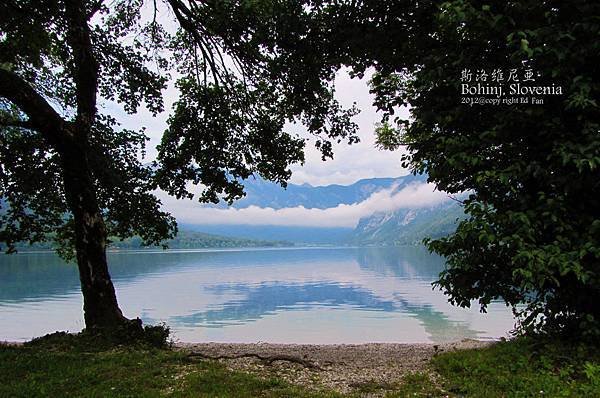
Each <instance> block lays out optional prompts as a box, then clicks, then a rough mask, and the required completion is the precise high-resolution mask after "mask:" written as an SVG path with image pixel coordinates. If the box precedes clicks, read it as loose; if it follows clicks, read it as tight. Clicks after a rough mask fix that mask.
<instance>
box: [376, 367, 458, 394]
mask: <svg viewBox="0 0 600 398" xmlns="http://www.w3.org/2000/svg"><path fill="white" fill-rule="evenodd" d="M385 396H386V398H400V397H447V396H448V394H447V393H446V392H445V391H443V390H441V389H440V388H439V387H437V386H436V385H435V383H434V382H433V381H432V380H431V377H430V376H429V375H428V374H427V373H423V372H416V373H410V374H407V375H406V376H404V377H403V378H402V381H401V383H400V384H399V385H398V386H397V387H396V388H395V389H394V391H393V392H390V393H388V394H386V395H385Z"/></svg>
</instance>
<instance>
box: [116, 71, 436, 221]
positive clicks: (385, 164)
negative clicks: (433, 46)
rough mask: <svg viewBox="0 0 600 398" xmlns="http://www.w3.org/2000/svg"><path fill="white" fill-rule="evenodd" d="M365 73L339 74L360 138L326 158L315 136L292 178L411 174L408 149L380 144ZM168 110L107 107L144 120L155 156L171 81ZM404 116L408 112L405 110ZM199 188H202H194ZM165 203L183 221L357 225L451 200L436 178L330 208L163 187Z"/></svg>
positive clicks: (134, 125)
mask: <svg viewBox="0 0 600 398" xmlns="http://www.w3.org/2000/svg"><path fill="white" fill-rule="evenodd" d="M368 76H369V75H368V74H367V75H366V77H365V78H364V79H357V78H355V79H351V78H350V76H349V75H348V73H347V72H346V71H344V70H342V71H340V72H339V73H338V75H337V78H336V82H335V83H336V97H337V99H338V100H339V101H340V103H341V104H342V105H343V106H344V107H346V108H349V107H351V106H352V104H353V103H354V102H356V106H357V107H358V109H360V110H361V112H360V113H359V114H358V115H357V116H355V118H354V121H355V122H356V123H357V124H358V126H359V136H360V139H361V141H360V143H358V144H353V145H348V144H345V143H341V144H334V158H333V159H331V160H327V161H322V159H321V154H320V152H319V151H318V150H317V149H316V148H315V147H314V141H313V142H312V143H309V144H307V146H306V162H305V164H304V165H303V166H301V165H295V166H293V168H292V171H293V174H292V178H291V181H290V182H292V183H295V184H304V183H309V184H311V185H313V186H319V185H329V184H341V185H350V184H352V183H354V182H356V181H358V180H360V179H364V178H374V177H399V176H403V175H406V174H408V170H405V169H403V168H402V167H401V165H400V157H401V154H402V151H403V149H399V150H397V151H393V152H390V151H381V150H379V149H377V148H376V147H375V134H374V127H375V124H376V123H377V122H378V121H379V120H380V117H379V115H378V114H377V112H376V109H375V108H374V107H373V106H372V103H373V97H372V95H371V94H370V93H369V87H368V84H367V81H368ZM164 98H165V112H163V113H161V114H159V115H157V116H156V117H153V116H152V115H151V114H150V113H149V112H148V111H147V110H144V109H141V110H140V111H139V112H138V113H137V114H136V115H133V116H131V115H127V114H125V113H124V112H123V111H122V110H121V109H120V108H119V107H118V106H117V105H115V104H108V105H106V109H105V111H108V112H109V113H110V114H112V115H113V116H116V117H117V119H118V120H120V121H121V122H122V127H124V128H131V129H139V128H140V127H141V126H145V127H146V129H147V131H146V133H147V135H148V136H149V138H150V141H149V143H148V147H147V157H146V159H144V161H151V160H153V159H154V157H155V156H156V150H155V147H156V145H157V144H158V143H159V142H160V137H161V136H162V134H163V131H164V130H165V128H166V120H167V117H168V114H169V111H170V109H171V106H172V104H173V102H174V101H175V100H176V98H177V92H176V90H175V89H174V88H173V87H172V86H170V87H169V88H168V89H167V91H166V92H165V97H164ZM402 116H407V115H406V114H404V115H402ZM287 128H289V129H291V131H292V132H296V133H298V134H300V135H302V136H305V137H306V136H307V135H306V133H305V130H304V128H303V127H302V126H299V125H290V126H287ZM194 191H197V190H196V189H194ZM157 195H158V197H159V198H160V199H161V201H162V203H163V209H165V210H167V211H169V212H170V213H172V214H173V215H174V216H175V217H176V218H177V220H178V221H179V222H183V223H188V224H231V223H235V224H245V225H265V224H268V225H281V226H284V225H285V226H315V227H350V228H352V227H355V226H356V225H357V223H358V221H359V220H360V218H362V217H366V216H369V215H371V214H373V213H375V212H382V211H386V212H389V211H394V210H397V209H400V208H409V207H410V208H418V207H423V206H432V205H435V204H438V203H441V202H442V201H445V200H448V196H447V195H446V194H445V193H444V192H440V191H436V190H435V187H434V186H433V185H432V184H425V183H422V184H417V185H412V186H408V187H406V188H404V189H402V190H400V191H396V190H395V188H392V189H390V190H383V191H380V192H376V193H374V194H373V195H372V196H370V197H369V198H367V199H366V200H365V201H363V202H360V203H355V204H351V205H338V206H336V207H331V208H328V209H307V208H304V207H302V206H299V207H294V208H284V209H278V210H275V209H271V208H258V207H255V206H252V207H249V208H246V209H234V208H229V209H215V208H206V207H203V206H202V205H201V204H199V203H198V202H196V201H190V200H177V199H175V198H173V197H169V196H168V195H166V194H165V193H164V192H158V193H157Z"/></svg>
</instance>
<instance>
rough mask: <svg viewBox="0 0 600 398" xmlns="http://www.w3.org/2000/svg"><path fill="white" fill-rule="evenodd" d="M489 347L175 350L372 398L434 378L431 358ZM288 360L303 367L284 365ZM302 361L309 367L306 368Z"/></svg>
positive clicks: (211, 346) (469, 343) (204, 346)
mask: <svg viewBox="0 0 600 398" xmlns="http://www.w3.org/2000/svg"><path fill="white" fill-rule="evenodd" d="M489 344H491V342H489V341H478V340H471V339H465V340H462V341H458V342H453V343H445V344H439V345H435V344H394V343H370V344H358V345H355V344H334V345H309V344H302V345H300V344H269V343H256V344H228V343H201V344H196V343H178V344H177V347H176V348H177V349H180V350H184V351H187V352H194V353H199V354H200V356H202V357H212V358H218V357H229V358H221V359H217V360H218V361H220V362H222V363H224V364H225V365H226V366H227V367H228V368H230V369H233V370H242V371H246V372H250V373H253V374H257V375H259V376H263V377H269V376H277V377H279V378H282V379H284V380H287V381H288V382H290V383H293V384H298V385H301V386H304V387H308V388H312V389H322V388H326V389H332V390H335V391H338V392H341V393H349V392H354V391H357V390H360V388H361V386H365V385H376V386H378V387H379V388H377V389H376V390H377V392H375V393H373V394H372V395H369V396H378V395H379V394H383V393H385V389H386V386H394V385H397V384H398V383H399V382H400V381H401V380H402V378H403V376H405V375H406V374H409V373H414V372H426V373H428V374H430V376H431V378H432V380H434V381H435V380H436V378H437V375H435V373H434V372H433V371H432V370H431V369H430V368H429V366H428V363H429V360H430V359H431V358H432V357H433V356H434V355H435V354H437V353H440V352H444V351H452V350H459V349H470V348H480V347H484V346H486V345H489ZM231 357H240V358H231ZM288 357H290V358H292V359H294V358H297V359H299V361H298V362H304V363H296V362H293V361H289V360H286V358H288ZM261 358H262V359H261ZM273 358H283V359H275V360H272V359H273ZM307 362H308V363H310V364H314V365H315V366H306V363H307Z"/></svg>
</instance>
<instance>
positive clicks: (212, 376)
mask: <svg viewBox="0 0 600 398" xmlns="http://www.w3.org/2000/svg"><path fill="white" fill-rule="evenodd" d="M66 396H69V397H159V396H172V397H223V398H226V397H323V398H325V397H336V396H338V395H336V394H334V393H328V392H318V391H307V390H304V389H301V388H299V387H295V386H292V385H289V384H287V383H285V382H283V381H281V380H278V379H273V378H266V379H263V378H258V377H256V376H252V375H249V374H246V373H242V372H234V371H230V370H227V369H226V368H225V367H224V366H222V365H220V364H219V363H217V362H212V361H210V362H209V361H202V362H198V361H193V360H190V359H188V358H186V356H185V355H183V354H181V353H178V352H174V351H170V350H160V349H143V348H140V347H137V348H135V349H128V348H113V349H111V350H107V351H91V352H86V351H82V350H80V349H77V348H72V349H65V348H64V347H61V348H53V347H38V346H28V347H8V346H2V347H0V397H66Z"/></svg>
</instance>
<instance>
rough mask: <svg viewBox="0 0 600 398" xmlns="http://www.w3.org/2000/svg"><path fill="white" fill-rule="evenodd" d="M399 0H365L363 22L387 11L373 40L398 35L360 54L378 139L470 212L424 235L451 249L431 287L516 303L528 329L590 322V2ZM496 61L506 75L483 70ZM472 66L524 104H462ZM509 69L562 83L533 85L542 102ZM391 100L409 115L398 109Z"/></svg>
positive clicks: (596, 56) (577, 328)
mask: <svg viewBox="0 0 600 398" xmlns="http://www.w3.org/2000/svg"><path fill="white" fill-rule="evenodd" d="M407 3H410V2H402V1H398V2H385V6H381V7H384V8H386V9H387V10H386V11H385V12H384V11H383V10H381V9H380V10H377V9H376V8H375V7H377V5H375V4H374V5H373V6H372V7H368V6H365V7H364V8H363V9H365V10H369V11H370V10H372V12H373V14H372V15H371V17H369V16H368V15H367V16H365V19H364V20H365V21H367V24H371V23H372V21H373V20H374V19H375V20H376V21H377V19H376V18H377V15H380V16H381V15H385V18H382V19H380V20H379V22H378V23H377V29H376V31H375V32H374V33H373V37H371V38H370V40H371V41H372V42H377V41H378V38H381V40H382V41H383V43H387V41H388V40H390V39H389V38H390V37H392V38H395V39H397V41H395V43H394V45H393V46H390V47H384V48H379V47H377V48H374V47H373V46H369V48H368V49H367V50H365V51H364V52H363V53H362V57H364V58H361V57H358V59H359V62H358V65H359V66H360V65H362V64H364V62H366V63H367V64H372V65H374V66H375V67H376V70H377V73H376V75H375V76H374V77H373V80H372V90H373V92H374V93H375V95H376V97H377V98H376V103H377V105H378V106H379V107H380V109H382V110H383V111H384V112H385V115H384V120H383V124H382V125H381V127H380V128H379V129H378V133H379V144H380V145H381V146H382V147H385V148H396V147H398V146H399V145H401V144H404V145H406V146H407V148H408V150H409V153H408V154H407V155H406V156H405V157H404V163H405V165H406V166H409V167H411V168H412V169H413V170H414V171H415V172H417V173H422V172H425V173H428V175H429V179H430V180H431V181H433V182H435V183H436V184H437V186H438V188H439V189H442V190H445V191H447V192H449V193H452V194H454V193H460V192H467V193H469V194H470V195H469V197H468V199H467V200H465V202H464V203H465V209H466V211H467V213H468V215H469V218H468V219H467V220H465V221H462V222H461V223H460V225H459V227H458V229H457V231H456V233H455V234H453V235H451V236H449V237H447V238H445V239H440V240H436V241H431V242H429V247H430V248H431V249H433V250H434V251H436V252H438V253H440V254H442V255H444V256H446V257H447V258H448V268H447V269H446V271H444V272H443V273H442V275H441V279H440V280H439V282H438V286H440V287H441V288H443V289H444V290H445V291H446V292H447V294H449V296H450V300H451V301H452V302H453V303H455V304H458V305H461V306H469V305H470V302H471V300H479V303H480V305H481V306H482V308H484V309H485V307H486V306H487V305H488V304H489V303H490V301H491V300H494V299H498V298H502V299H504V300H506V302H507V303H508V304H511V305H518V306H517V308H518V310H519V311H520V312H521V315H523V317H522V318H521V321H522V326H524V327H525V328H526V329H527V330H535V331H546V332H557V331H559V332H562V333H565V332H566V333H576V334H577V335H580V334H581V332H583V333H584V334H586V333H587V334H598V333H600V329H599V327H600V306H598V305H597V303H598V301H600V280H599V278H600V169H599V166H600V125H599V123H600V112H599V108H598V106H599V95H600V81H599V77H600V75H599V74H598V65H599V64H600V40H599V39H600V3H598V2H596V1H584V0H575V1H569V2H561V1H538V0H531V1H527V0H526V1H489V2H479V1H469V0H455V1H449V2H430V1H419V2H416V1H415V2H412V5H411V6H407ZM365 59H366V61H364V60H365ZM497 69H500V70H501V71H504V76H503V77H504V79H505V80H504V82H503V83H498V82H497V80H496V82H494V81H493V80H492V74H493V73H494V72H493V71H494V70H497ZM482 70H483V71H484V72H486V71H487V74H488V80H487V81H486V82H483V81H481V80H478V81H479V82H480V83H482V84H484V85H491V86H497V85H503V86H504V87H505V90H506V94H505V97H506V98H510V97H514V96H517V97H527V98H529V102H528V103H517V104H508V103H502V102H500V103H498V104H493V103H491V102H488V103H485V104H477V103H474V104H469V103H463V101H464V99H465V97H466V98H467V99H468V97H469V95H464V94H463V93H462V84H464V83H465V79H463V78H466V77H467V76H465V75H463V73H465V74H468V73H472V79H473V80H472V81H471V82H470V83H469V84H470V85H473V86H475V85H476V84H477V82H476V76H478V75H479V74H480V71H482ZM511 71H513V72H516V73H517V76H519V77H520V84H521V85H523V86H543V87H552V85H554V86H555V87H558V86H560V87H561V91H562V93H561V94H556V95H537V97H538V98H542V99H543V103H534V102H533V101H532V100H531V97H536V95H521V94H517V95H511V93H510V91H509V84H508V82H507V80H506V79H508V77H509V74H510V72H511ZM528 71H530V73H531V72H533V76H531V75H527V73H528ZM527 76H530V77H531V78H533V79H535V81H531V80H529V81H527V80H525V78H526V77H527ZM478 77H480V76H478ZM496 77H497V76H496ZM512 83H515V82H514V81H513V82H512ZM477 97H478V98H479V97H480V98H481V99H483V100H486V99H491V98H495V97H494V95H487V96H486V95H485V94H482V95H478V96H477ZM476 100H477V99H476ZM402 106H409V107H410V114H411V118H410V120H402V119H401V118H398V117H396V116H395V112H396V111H397V110H398V109H399V108H400V107H402Z"/></svg>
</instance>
